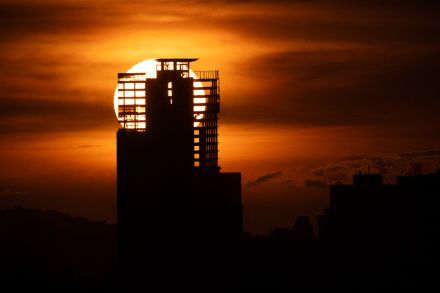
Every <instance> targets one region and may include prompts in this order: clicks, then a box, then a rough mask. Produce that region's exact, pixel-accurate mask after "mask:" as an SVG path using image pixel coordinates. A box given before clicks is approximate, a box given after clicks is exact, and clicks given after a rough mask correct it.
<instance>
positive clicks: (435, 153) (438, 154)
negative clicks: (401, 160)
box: [399, 150, 440, 158]
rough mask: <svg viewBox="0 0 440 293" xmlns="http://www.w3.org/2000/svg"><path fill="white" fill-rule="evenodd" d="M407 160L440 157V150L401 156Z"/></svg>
mask: <svg viewBox="0 0 440 293" xmlns="http://www.w3.org/2000/svg"><path fill="white" fill-rule="evenodd" d="M399 155H400V156H402V157H406V158H419V157H440V150H428V151H420V152H408V153H401V154H399Z"/></svg>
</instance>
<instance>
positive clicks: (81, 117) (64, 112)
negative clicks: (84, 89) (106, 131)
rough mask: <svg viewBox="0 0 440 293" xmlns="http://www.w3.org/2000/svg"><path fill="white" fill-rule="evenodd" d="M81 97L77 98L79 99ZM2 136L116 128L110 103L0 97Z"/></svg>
mask: <svg viewBox="0 0 440 293" xmlns="http://www.w3.org/2000/svg"><path fill="white" fill-rule="evenodd" d="M76 96H77V97H78V96H79V95H78V94H77V95H76ZM0 123H1V124H2V128H1V129H0V133H3V134H7V133H23V132H27V133H36V132H38V133H44V132H59V131H69V130H70V131H72V130H91V129H96V128H109V127H114V126H115V124H116V119H115V116H114V112H113V107H112V101H111V99H110V100H109V101H108V102H107V103H105V102H101V101H99V100H86V99H84V100H82V99H77V100H74V99H67V98H66V96H64V97H63V99H50V100H49V99H39V98H35V97H33V98H28V99H25V98H8V97H5V96H0Z"/></svg>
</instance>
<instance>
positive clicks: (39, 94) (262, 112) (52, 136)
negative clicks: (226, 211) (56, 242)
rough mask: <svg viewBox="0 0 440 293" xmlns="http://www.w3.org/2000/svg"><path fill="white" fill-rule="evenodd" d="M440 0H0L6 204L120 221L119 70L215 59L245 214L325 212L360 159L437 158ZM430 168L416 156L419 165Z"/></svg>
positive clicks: (433, 163) (377, 166)
mask: <svg viewBox="0 0 440 293" xmlns="http://www.w3.org/2000/svg"><path fill="white" fill-rule="evenodd" d="M439 6H440V3H439V2H438V1H421V0H417V1H416V0H401V1H398V0H395V1H379V0H370V1H366V0H365V1H348V0H334V1H323V0H322V1H320V0H309V1H307V0H297V1H292V0H289V1H287V0H285V1H283V0H272V1H263V0H260V1H258V0H249V1H246V0H242V1H240V0H239V1H220V0H211V1H191V0H188V1H177V0H169V1H162V0H154V1H146V0H144V1H139V0H128V1H116V0H106V1H104V0H96V1H85V0H75V1H73V0H56V1H55V0H20V1H16V0H0V77H1V78H0V87H1V91H0V123H1V128H0V162H1V164H0V208H1V207H9V206H14V205H22V206H27V207H36V208H42V209H57V210H60V211H63V212H67V213H69V214H72V215H75V216H83V217H87V218H91V219H96V220H106V221H109V222H114V221H115V210H116V207H115V202H116V186H115V179H116V178H115V177H116V169H115V167H116V131H117V127H118V126H117V120H116V117H115V115H114V111H113V104H112V103H113V92H114V89H115V86H116V84H117V73H118V72H125V71H126V70H128V69H129V68H130V67H131V66H133V65H134V64H136V63H138V62H140V61H143V60H146V59H151V58H174V57H195V58H199V61H197V62H195V63H193V69H195V70H219V71H220V84H221V103H222V107H221V115H220V117H221V119H220V125H221V126H220V146H219V147H220V165H221V167H222V171H224V172H230V171H239V172H242V180H243V187H242V191H243V203H244V220H245V229H246V230H247V231H250V232H252V233H266V232H267V231H269V229H271V228H273V227H277V226H287V225H292V224H293V222H294V219H295V217H296V216H301V215H309V216H311V217H312V219H313V218H315V217H316V215H318V214H319V213H321V212H322V210H323V209H324V208H325V207H326V206H327V204H328V185H329V184H334V183H336V182H342V183H350V182H351V176H352V174H354V173H357V172H359V171H364V172H366V171H367V168H368V167H367V166H370V167H371V171H372V172H381V173H383V174H384V177H385V180H386V182H389V183H392V182H393V178H394V177H395V176H397V175H404V174H408V173H411V172H412V170H415V169H417V168H416V167H417V166H419V167H420V166H423V171H424V172H433V171H435V170H436V169H437V168H440V136H439V133H440V115H438V113H439V112H440V99H439V94H440V71H439V68H440V18H439V17H438V12H439V11H440V10H439V8H440V7H439ZM418 169H420V168H418Z"/></svg>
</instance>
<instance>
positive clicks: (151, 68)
mask: <svg viewBox="0 0 440 293" xmlns="http://www.w3.org/2000/svg"><path fill="white" fill-rule="evenodd" d="M158 64H159V65H160V63H159V62H157V61H156V60H155V59H148V60H144V61H141V62H139V63H137V64H136V65H134V66H132V67H131V68H130V69H128V70H127V73H146V76H147V78H156V65H158ZM189 76H190V77H192V78H195V79H196V78H198V77H197V75H196V74H195V73H194V71H192V70H191V69H190V70H189ZM194 86H195V88H198V87H203V85H202V83H201V82H198V81H196V82H194ZM203 95H205V91H204V90H197V89H195V90H194V110H195V111H205V110H206V106H197V105H196V104H199V103H206V98H200V97H197V96H203ZM113 107H114V109H115V115H116V118H117V119H118V121H119V117H118V108H119V103H118V87H117V86H116V89H115V93H114V97H113ZM194 117H195V118H196V120H201V119H202V118H203V114H197V115H194ZM199 124H200V122H197V121H196V122H194V127H197V126H198V125H199Z"/></svg>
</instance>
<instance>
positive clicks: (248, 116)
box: [222, 48, 440, 136]
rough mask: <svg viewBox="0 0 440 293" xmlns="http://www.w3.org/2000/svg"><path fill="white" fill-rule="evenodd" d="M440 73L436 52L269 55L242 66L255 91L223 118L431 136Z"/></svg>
mask: <svg viewBox="0 0 440 293" xmlns="http://www.w3.org/2000/svg"><path fill="white" fill-rule="evenodd" d="M439 67H440V49H439V50H437V49H432V50H431V49H430V50H425V49H423V50H422V49H420V50H418V49H414V50H409V51H405V50H403V49H401V50H400V49H398V48H397V49H396V51H391V50H390V51H386V52H376V51H375V49H368V48H366V49H363V50H357V49H356V48H351V49H350V48H346V49H341V50H322V51H321V50H318V51H302V52H295V51H289V52H278V53H269V54H265V55H261V56H258V57H255V58H250V59H249V60H246V61H245V62H243V64H242V65H241V66H240V67H239V68H241V69H242V71H241V72H242V73H243V74H244V75H245V77H246V78H248V79H249V80H250V81H253V82H254V84H255V85H257V86H258V87H259V91H256V92H252V95H249V96H248V95H242V99H241V100H240V101H235V102H234V104H230V105H228V104H226V105H225V106H224V107H223V110H222V111H223V114H222V115H223V117H224V119H225V121H228V122H229V123H249V122H250V121H252V122H254V123H261V124H272V125H275V124H295V125H301V126H311V127H316V126H347V125H350V126H353V125H372V126H376V127H380V128H382V129H383V128H384V127H392V128H396V129H402V131H416V130H415V128H416V127H417V128H418V129H423V131H425V132H426V133H425V135H426V136H433V135H434V134H435V133H438V130H440V129H439V128H440V127H439V126H438V125H440V116H439V115H437V112H436V111H433V110H432V109H440V100H439V99H438V97H437V96H436V94H435V93H436V92H439V91H440V84H439V83H438V79H439V78H440V75H439V72H438V70H437V68H439ZM267 97H270V99H267ZM255 101H258V103H255ZM409 117H411V123H408V122H409V120H408V118H409Z"/></svg>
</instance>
